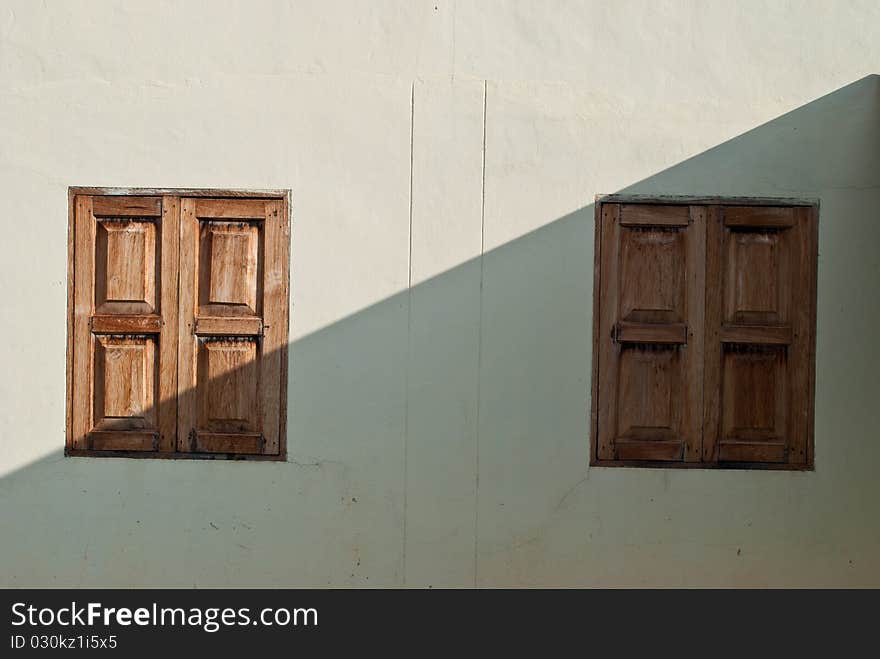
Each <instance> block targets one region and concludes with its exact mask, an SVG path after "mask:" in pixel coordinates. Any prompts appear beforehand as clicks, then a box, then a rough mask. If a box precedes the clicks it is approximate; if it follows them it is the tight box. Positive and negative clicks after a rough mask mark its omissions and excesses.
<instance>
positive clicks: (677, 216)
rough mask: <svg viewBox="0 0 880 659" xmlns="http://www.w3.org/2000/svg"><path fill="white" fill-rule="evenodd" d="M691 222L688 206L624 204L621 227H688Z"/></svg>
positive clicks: (621, 213) (621, 208)
mask: <svg viewBox="0 0 880 659" xmlns="http://www.w3.org/2000/svg"><path fill="white" fill-rule="evenodd" d="M689 222H690V210H689V208H688V207H687V206H654V205H647V204H623V205H622V206H621V207H620V225H621V226H624V227H639V226H644V227H686V226H687V225H688V223H689Z"/></svg>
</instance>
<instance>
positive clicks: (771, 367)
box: [703, 206, 816, 465]
mask: <svg viewBox="0 0 880 659" xmlns="http://www.w3.org/2000/svg"><path fill="white" fill-rule="evenodd" d="M814 220H815V216H814V213H813V209H812V208H810V207H773V206H723V207H713V208H712V209H711V210H710V215H709V218H708V241H707V245H708V263H709V269H708V273H707V280H708V291H709V293H707V296H706V302H707V312H706V329H707V339H706V366H705V420H704V440H703V459H704V460H705V461H707V462H716V461H717V462H751V463H783V462H786V463H789V464H792V465H805V464H810V463H812V456H811V455H810V451H811V450H812V449H811V446H812V443H811V442H810V441H808V438H809V437H810V436H811V434H812V427H811V426H812V380H813V370H812V361H813V357H812V349H813V331H814V330H813V328H814V325H815V317H814V313H815V312H814V301H815V288H814V286H815V257H816V254H815V235H816V234H815V231H816V222H815V221H814ZM713 291H714V292H717V294H713Z"/></svg>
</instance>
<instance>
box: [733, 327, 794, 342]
mask: <svg viewBox="0 0 880 659" xmlns="http://www.w3.org/2000/svg"><path fill="white" fill-rule="evenodd" d="M721 342H722V343H760V344H771V345H788V344H790V343H791V327H762V326H760V325H724V326H722V328H721Z"/></svg>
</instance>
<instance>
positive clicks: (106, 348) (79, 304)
mask: <svg viewBox="0 0 880 659" xmlns="http://www.w3.org/2000/svg"><path fill="white" fill-rule="evenodd" d="M177 223H178V203H177V199H176V198H175V197H159V196H156V197H130V196H89V195H78V196H76V197H75V199H74V238H75V243H74V248H73V249H74V252H73V262H74V266H73V281H74V284H73V341H72V344H71V348H72V352H73V355H72V358H73V365H72V369H71V390H70V398H71V401H70V415H71V433H72V437H71V438H70V439H69V443H70V446H71V448H75V449H81V450H93V451H159V450H163V451H164V450H171V449H172V448H173V445H174V438H175V434H176V428H175V426H176V392H177V384H176V380H177V372H176V371H177V367H176V364H177V256H178V255H177V230H178V227H177Z"/></svg>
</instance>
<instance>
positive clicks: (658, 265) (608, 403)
mask: <svg viewBox="0 0 880 659" xmlns="http://www.w3.org/2000/svg"><path fill="white" fill-rule="evenodd" d="M601 213H602V215H601V230H600V231H601V238H600V240H601V249H600V252H601V264H600V272H599V275H600V282H601V285H600V299H601V304H600V319H599V328H598V330H599V336H598V357H599V362H598V378H599V382H598V396H599V398H598V447H597V457H598V458H599V459H600V460H663V461H699V460H700V438H701V426H702V396H701V389H702V369H703V358H702V341H703V314H704V300H703V292H704V274H705V269H704V264H705V259H704V245H705V222H704V215H705V208H704V207H702V206H681V205H644V204H603V205H602V209H601Z"/></svg>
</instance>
